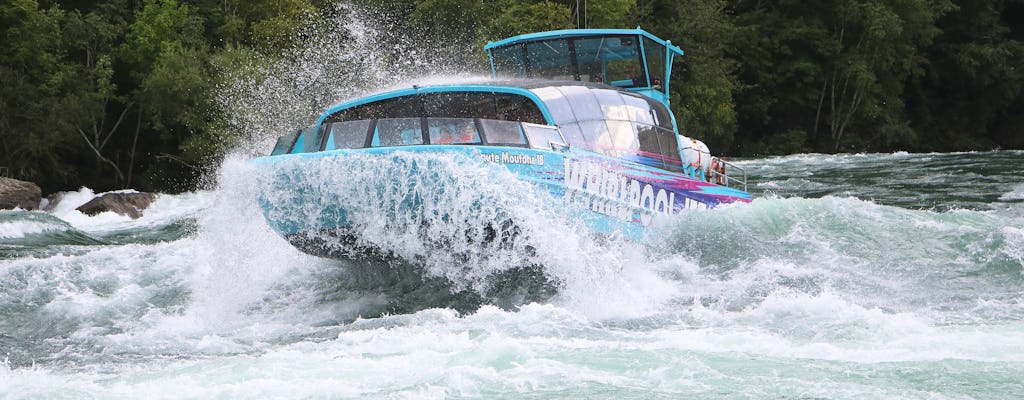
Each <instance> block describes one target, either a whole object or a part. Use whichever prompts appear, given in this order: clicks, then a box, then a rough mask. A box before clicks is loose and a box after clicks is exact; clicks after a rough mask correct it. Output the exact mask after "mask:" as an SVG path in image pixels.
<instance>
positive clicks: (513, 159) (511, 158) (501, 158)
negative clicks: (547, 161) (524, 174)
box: [480, 151, 544, 165]
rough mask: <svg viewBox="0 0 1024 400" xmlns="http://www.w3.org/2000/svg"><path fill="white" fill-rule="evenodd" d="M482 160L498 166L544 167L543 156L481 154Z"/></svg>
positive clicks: (506, 153) (504, 153) (504, 152)
mask: <svg viewBox="0 0 1024 400" xmlns="http://www.w3.org/2000/svg"><path fill="white" fill-rule="evenodd" d="M480 159H481V160H484V161H487V162H492V163H496V164H524V165H544V155H543V154H534V155H527V154H509V153H508V152H507V151H503V152H501V153H500V154H499V153H480Z"/></svg>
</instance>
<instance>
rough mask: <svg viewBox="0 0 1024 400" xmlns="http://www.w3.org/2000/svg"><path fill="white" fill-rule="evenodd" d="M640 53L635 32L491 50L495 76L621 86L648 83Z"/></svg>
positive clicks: (633, 86)
mask: <svg viewBox="0 0 1024 400" xmlns="http://www.w3.org/2000/svg"><path fill="white" fill-rule="evenodd" d="M642 54H643V53H642V52H641V49H640V40H639V37H638V36H636V35H604V36H594V37H573V38H555V39H548V40H539V41H532V42H526V43H514V44H510V45H507V46H502V47H496V48H494V49H492V50H491V55H492V56H493V60H494V72H495V74H496V75H497V76H505V77H514V78H533V79H552V80H568V81H573V80H574V81H583V82H603V83H607V84H609V85H612V86H618V87H622V88H635V87H648V86H652V85H651V84H650V83H649V82H648V78H647V69H648V68H649V66H648V65H645V64H646V63H644V62H643V56H642ZM663 59H664V57H662V60H663ZM660 69H661V70H664V68H663V67H662V68H660ZM658 78H659V79H660V76H659V77H658Z"/></svg>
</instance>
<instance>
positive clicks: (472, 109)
mask: <svg viewBox="0 0 1024 400" xmlns="http://www.w3.org/2000/svg"><path fill="white" fill-rule="evenodd" d="M420 99H421V100H422V101H423V108H424V110H425V111H426V116H428V117H446V118H489V119H496V118H497V114H498V112H497V109H496V108H495V104H494V94H493V93H488V92H443V93H427V94H422V95H420Z"/></svg>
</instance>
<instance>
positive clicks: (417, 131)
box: [273, 117, 566, 155]
mask: <svg viewBox="0 0 1024 400" xmlns="http://www.w3.org/2000/svg"><path fill="white" fill-rule="evenodd" d="M427 144H432V145H483V146H511V147H531V148H537V149H545V150H552V149H557V148H558V147H565V146H566V144H565V140H564V139H563V138H562V136H561V134H560V133H559V131H558V128H556V127H553V126H547V125H540V124H532V123H527V122H519V121H501V120H492V119H479V118H423V117H420V118H381V119H374V120H357V121H338V122H329V123H325V124H324V125H323V129H315V128H313V129H306V130H304V131H296V132H293V133H291V134H289V135H285V136H283V137H281V138H280V139H279V140H278V143H277V145H276V146H275V147H274V153H273V155H278V154H287V153H304V152H315V151H325V150H339V149H363V148H373V147H395V146H413V145H427Z"/></svg>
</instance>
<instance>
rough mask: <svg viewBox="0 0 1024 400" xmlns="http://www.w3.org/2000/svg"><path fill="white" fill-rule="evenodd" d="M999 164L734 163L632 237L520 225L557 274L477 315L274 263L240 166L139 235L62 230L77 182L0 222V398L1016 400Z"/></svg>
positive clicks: (465, 303)
mask: <svg viewBox="0 0 1024 400" xmlns="http://www.w3.org/2000/svg"><path fill="white" fill-rule="evenodd" d="M894 159H898V160H901V162H903V163H904V164H905V165H913V166H917V168H912V169H910V170H913V171H917V172H915V173H913V174H909V175H908V174H907V173H905V172H892V173H890V174H889V175H887V177H879V176H877V170H876V169H874V168H873V167H874V166H876V165H882V164H886V163H889V162H892V160H894ZM1022 161H1024V153H1020V152H989V153H962V154H925V155H916V154H892V155H888V154H876V155H856V156H854V155H851V156H826V155H801V156H791V157H783V158H771V159H753V160H745V161H742V163H743V165H744V167H746V168H748V171H749V173H750V174H751V180H752V181H753V182H758V183H757V185H758V186H756V187H757V190H755V195H756V198H755V200H754V201H753V202H752V203H750V204H745V205H736V206H729V207H725V208H722V209H717V210H712V211H708V212H694V213H686V214H684V215H682V216H680V217H679V218H678V219H674V220H671V221H664V222H663V223H661V224H659V226H658V227H657V228H656V231H655V233H656V234H655V235H653V236H652V237H651V238H650V239H649V240H647V241H645V242H643V243H633V242H628V241H618V240H614V239H607V238H605V239H600V240H588V239H589V238H592V237H591V236H588V235H587V234H585V233H584V232H579V231H578V229H577V227H576V226H574V225H572V224H558V223H556V224H550V226H540V227H535V229H543V230H547V231H546V232H547V233H546V234H544V235H542V236H543V237H545V238H563V239H565V241H564V242H554V241H553V239H552V240H550V242H551V243H548V244H544V243H542V244H541V247H542V248H541V249H540V251H539V254H540V257H542V259H543V261H545V262H546V263H548V264H550V265H552V266H553V267H552V268H550V269H549V270H547V273H548V274H550V275H552V276H553V277H554V278H557V280H558V281H559V282H560V283H559V285H558V286H556V292H555V293H553V294H548V295H545V296H538V297H533V298H531V297H530V296H524V297H520V298H518V299H519V300H520V302H518V303H515V302H513V303H514V304H510V303H503V304H500V306H498V305H492V304H494V298H492V297H488V296H487V295H486V294H482V293H480V292H478V291H475V290H474V289H473V288H474V286H473V284H472V282H470V281H466V282H462V284H458V283H455V282H451V281H450V279H451V277H460V276H461V277H463V278H464V279H467V280H471V279H475V278H473V277H471V276H469V275H452V274H446V273H445V270H443V269H441V270H433V272H431V270H419V271H417V270H415V269H409V268H407V267H408V266H407V265H403V264H402V263H397V262H395V261H394V260H377V259H367V260H355V261H340V260H330V259H322V258H317V257H312V256H308V255H305V254H303V253H300V252H298V251H296V250H295V249H294V248H292V247H291V246H290V245H289V244H288V243H287V242H286V241H285V240H284V239H282V238H280V237H278V236H277V235H275V234H274V233H273V232H271V231H270V230H269V229H268V228H267V226H266V223H265V222H263V220H262V217H261V215H260V211H259V209H258V207H257V203H256V196H255V195H256V194H257V193H256V192H258V191H259V190H260V188H259V187H258V185H254V184H253V182H254V181H253V180H252V179H254V178H253V177H252V175H251V174H250V172H251V171H250V170H249V169H248V167H247V165H246V163H245V161H244V160H235V161H229V162H227V163H225V166H224V167H222V171H221V176H220V177H219V187H218V188H217V189H216V190H210V191H200V192H195V193H186V194H180V195H168V194H161V195H159V196H158V197H157V200H156V201H155V202H154V204H153V205H152V206H151V208H150V209H149V210H147V211H146V213H145V215H144V216H143V217H142V218H140V219H138V220H131V219H129V218H127V217H121V216H116V215H113V214H101V215H97V216H95V217H87V216H84V215H81V214H80V213H78V212H77V211H74V210H73V208H72V207H71V205H72V204H73V202H77V201H82V202H84V201H85V200H86V199H87V198H89V197H91V196H92V195H94V194H93V193H91V191H89V190H88V189H83V190H82V191H79V192H77V193H73V194H71V196H70V199H71V200H73V201H72V202H70V203H67V204H66V205H64V206H59V207H58V208H57V209H55V210H54V211H52V212H50V213H40V212H26V211H3V212H0V360H3V362H2V363H0V397H5V398H105V399H106V398H140V397H145V398H209V397H227V398H253V397H259V398H309V397H315V398H322V397H330V398H466V397H470V398H480V397H483V398H509V397H515V398H520V397H530V398H565V397H586V398H680V397H686V398H693V397H697V398H723V399H725V398H766V397H767V398H779V397H810V398H829V399H864V398H879V399H894V398H895V399H962V398H976V399H1014V398H1020V397H1021V396H1024V386H1022V383H1021V382H1022V381H1021V379H1020V377H1021V376H1024V350H1022V349H1024V322H1022V321H1024V295H1022V282H1024V276H1022V264H1024V210H1022V208H1024V203H1022V202H1021V201H1020V200H1019V197H1020V196H1019V193H1020V188H1021V187H1020V183H1019V182H1018V181H1017V179H1018V178H1017V176H1016V173H1015V172H1013V171H1014V169H1013V168H1014V166H1016V165H1020V164H1019V163H1020V162H1022ZM837 164H838V165H837ZM951 164H958V165H976V166H979V168H980V166H984V168H986V170H999V169H998V168H996V167H998V166H1000V165H1001V166H1002V167H1003V168H1002V170H1001V172H998V173H987V174H986V179H985V180H982V181H981V183H979V180H977V179H972V180H963V181H958V180H957V179H954V178H950V176H949V175H950V174H949V171H948V170H947V168H950V167H949V165H951ZM960 168H962V169H963V170H962V171H960V173H961V174H962V175H967V176H970V175H972V174H975V173H976V171H972V170H970V168H971V167H960ZM793 176H801V178H800V179H801V180H803V181H805V182H806V183H805V184H794V182H793V181H790V182H789V183H790V184H787V185H783V184H781V183H780V182H782V181H785V180H786V179H790V178H785V179H781V178H782V177H793ZM882 181H888V182H890V184H889V185H881V184H875V183H872V182H882ZM956 185H960V186H959V187H960V189H961V190H960V191H957V190H955V188H952V187H950V186H956ZM936 187H941V188H942V190H933V188H936ZM922 199H923V200H922ZM66 201H67V200H66ZM565 243H568V245H565ZM392 245H394V246H399V245H400V243H399V242H393V243H392ZM409 245H410V246H414V245H415V244H409ZM545 245H547V246H550V247H548V248H543V246H545ZM555 250H558V251H555ZM451 267H452V268H472V267H474V266H473V265H462V266H459V265H453V266H451ZM484 267H494V266H488V265H484ZM516 284H519V283H516V282H512V283H511V284H509V285H510V286H509V287H511V288H513V289H514V288H515V285H516Z"/></svg>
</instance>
